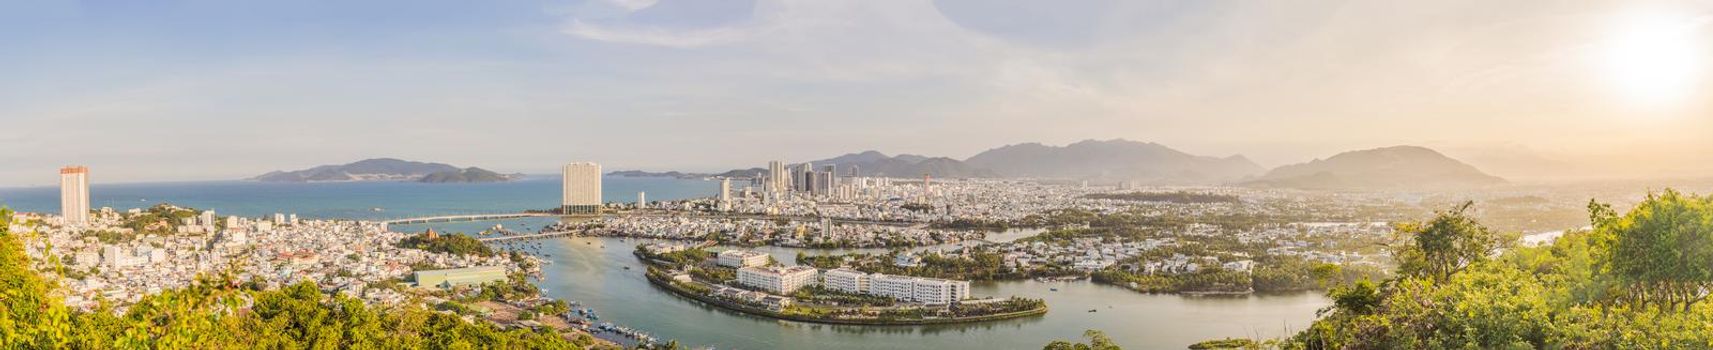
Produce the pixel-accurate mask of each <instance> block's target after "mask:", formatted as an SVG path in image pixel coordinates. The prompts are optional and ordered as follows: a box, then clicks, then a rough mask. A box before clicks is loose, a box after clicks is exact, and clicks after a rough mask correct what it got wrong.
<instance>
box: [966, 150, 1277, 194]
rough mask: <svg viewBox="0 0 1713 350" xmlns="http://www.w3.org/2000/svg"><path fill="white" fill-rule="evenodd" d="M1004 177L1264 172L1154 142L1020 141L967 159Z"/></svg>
mask: <svg viewBox="0 0 1713 350" xmlns="http://www.w3.org/2000/svg"><path fill="white" fill-rule="evenodd" d="M965 162H966V163H968V164H969V166H972V167H976V168H981V169H990V170H993V171H994V172H996V173H998V174H1000V175H1002V176H1006V177H1038V178H1068V179H1085V180H1120V181H1139V182H1143V183H1150V184H1205V183H1224V182H1230V181H1235V180H1242V179H1244V178H1248V177H1252V176H1255V175H1259V174H1261V173H1262V172H1264V171H1266V169H1263V168H1261V166H1260V165H1256V164H1255V162H1252V161H1249V159H1248V158H1244V157H1243V156H1240V155H1234V156H1230V157H1225V158H1217V157H1208V156H1198V155H1193V154H1189V153H1184V152H1182V151H1178V150H1175V149H1172V148H1170V147H1166V146H1163V145H1160V144H1157V143H1153V142H1137V141H1129V140H1108V141H1096V140H1087V141H1082V142H1077V143H1073V144H1070V145H1065V146H1063V147H1057V146H1048V145H1043V144H1039V143H1023V144H1015V145H1009V146H1005V147H1000V148H995V149H992V150H988V151H986V152H981V153H980V154H976V155H975V156H973V157H970V158H969V159H968V160H966V161H965Z"/></svg>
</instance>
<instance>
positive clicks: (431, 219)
mask: <svg viewBox="0 0 1713 350" xmlns="http://www.w3.org/2000/svg"><path fill="white" fill-rule="evenodd" d="M551 216H558V215H556V214H541V213H509V214H474V215H444V216H428V217H420V218H406V219H396V220H387V221H382V223H385V224H387V225H409V224H428V223H436V222H463V221H488V220H505V219H517V218H532V217H551Z"/></svg>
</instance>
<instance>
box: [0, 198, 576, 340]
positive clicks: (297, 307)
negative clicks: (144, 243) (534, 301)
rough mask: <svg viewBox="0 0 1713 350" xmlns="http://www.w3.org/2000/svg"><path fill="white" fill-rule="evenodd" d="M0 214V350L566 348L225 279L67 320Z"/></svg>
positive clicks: (481, 326) (547, 335)
mask: <svg viewBox="0 0 1713 350" xmlns="http://www.w3.org/2000/svg"><path fill="white" fill-rule="evenodd" d="M11 217H12V214H11V212H10V211H7V210H3V209H0V348H5V349H15V348H24V349H59V348H74V349H141V348H157V349H179V348H195V349H307V348H316V349H378V348H379V349H576V348H580V346H579V345H577V344H573V343H571V342H569V341H567V340H565V339H564V338H563V337H562V336H561V335H559V334H556V333H554V332H552V331H530V330H509V331H502V330H500V329H498V328H496V327H495V326H493V325H490V324H487V323H482V322H470V321H465V320H464V319H462V318H459V317H457V316H453V315H448V314H444V313H438V312H433V311H428V310H424V309H422V308H419V307H401V308H394V309H382V308H376V307H369V306H366V305H364V304H363V302H362V301H360V300H357V299H353V298H349V297H345V296H341V295H334V296H327V295H325V294H323V293H321V291H320V289H319V288H318V287H317V286H316V285H315V284H313V283H308V282H305V283H300V284H296V285H292V286H289V287H287V288H284V289H281V290H275V291H265V292H257V291H251V290H248V289H243V288H240V287H239V284H238V283H235V282H234V281H233V280H232V279H231V278H230V276H227V277H224V278H203V279H201V280H200V281H198V282H197V283H194V284H193V285H191V286H190V287H187V288H183V289H178V290H171V291H167V292H163V293H160V294H156V295H151V296H148V297H145V298H143V300H142V301H141V302H139V303H137V304H136V305H134V306H132V307H131V308H130V309H129V310H127V311H126V312H125V313H124V314H122V315H120V314H115V313H113V312H109V311H108V310H98V311H95V312H76V311H73V310H71V309H70V308H68V307H66V306H65V305H64V304H62V303H61V301H60V300H59V298H57V297H54V296H53V294H52V293H51V291H52V290H53V288H52V286H51V284H50V283H49V282H48V281H46V280H44V279H42V278H41V276H38V275H37V274H36V273H35V272H34V271H31V270H30V269H29V268H28V266H30V262H29V257H28V256H26V255H25V253H24V249H23V245H22V239H21V238H20V237H18V236H17V235H14V234H12V233H11V232H8V229H7V228H8V227H9V226H10V225H9V223H8V222H7V221H8V220H9V219H11Z"/></svg>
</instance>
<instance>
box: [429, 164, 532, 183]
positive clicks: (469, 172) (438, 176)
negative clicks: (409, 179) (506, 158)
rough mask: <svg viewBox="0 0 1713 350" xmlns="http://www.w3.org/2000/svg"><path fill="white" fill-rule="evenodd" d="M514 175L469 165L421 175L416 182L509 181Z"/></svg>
mask: <svg viewBox="0 0 1713 350" xmlns="http://www.w3.org/2000/svg"><path fill="white" fill-rule="evenodd" d="M513 178H515V176H513V175H506V174H501V173H496V172H493V171H489V170H487V169H482V168H476V167H470V168H465V169H463V170H455V171H442V172H437V173H433V174H428V175H426V176H423V177H422V178H421V179H417V180H416V182H423V183H479V182H504V181H511V180H512V179H513Z"/></svg>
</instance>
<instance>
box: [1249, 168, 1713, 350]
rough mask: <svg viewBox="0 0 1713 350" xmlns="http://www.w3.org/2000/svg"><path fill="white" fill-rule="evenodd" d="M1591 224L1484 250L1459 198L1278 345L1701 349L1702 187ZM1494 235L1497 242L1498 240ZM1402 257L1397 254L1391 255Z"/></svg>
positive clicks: (1706, 214) (1712, 202)
mask: <svg viewBox="0 0 1713 350" xmlns="http://www.w3.org/2000/svg"><path fill="white" fill-rule="evenodd" d="M1588 207H1589V217H1590V219H1591V221H1592V223H1593V224H1594V229H1593V230H1592V231H1581V232H1570V233H1567V234H1565V235H1564V236H1562V237H1560V238H1559V239H1558V240H1557V241H1555V242H1554V243H1553V244H1551V245H1549V246H1542V247H1525V248H1517V249H1512V250H1508V251H1506V252H1504V253H1502V254H1499V255H1496V256H1492V255H1489V252H1490V251H1489V250H1486V249H1489V248H1490V247H1491V245H1490V244H1489V243H1491V242H1493V238H1492V237H1491V234H1490V233H1487V231H1486V230H1485V229H1483V228H1482V227H1481V225H1479V224H1478V223H1475V222H1473V221H1470V220H1467V218H1463V217H1461V216H1462V209H1463V208H1462V207H1459V208H1456V209H1454V210H1451V211H1449V212H1442V213H1440V214H1439V215H1438V216H1437V217H1436V218H1434V219H1433V220H1431V221H1429V222H1428V223H1426V224H1424V225H1419V226H1416V228H1417V229H1416V230H1414V231H1412V232H1413V233H1414V238H1415V239H1416V240H1418V242H1416V243H1415V244H1414V245H1411V246H1408V247H1406V248H1405V249H1406V250H1410V252H1409V254H1408V255H1407V259H1409V260H1408V261H1406V263H1405V264H1404V266H1403V267H1400V274H1399V275H1398V276H1397V277H1396V278H1393V279H1389V280H1386V281H1384V282H1380V283H1369V282H1359V283H1354V284H1349V285H1344V286H1340V287H1337V288H1334V290H1333V291H1331V292H1330V293H1329V294H1330V296H1331V297H1332V299H1333V300H1334V305H1333V306H1332V307H1331V308H1328V309H1327V310H1324V314H1323V316H1322V318H1321V319H1320V320H1319V321H1317V322H1315V324H1314V325H1312V326H1311V327H1309V328H1308V329H1307V330H1304V331H1303V332H1301V333H1298V334H1296V335H1295V336H1293V337H1291V338H1289V339H1286V340H1285V341H1284V342H1283V343H1282V344H1281V346H1282V347H1284V348H1287V349H1450V348H1459V349H1707V348H1713V306H1710V305H1709V304H1707V303H1700V302H1699V301H1701V300H1702V298H1704V297H1705V296H1706V293H1707V290H1708V289H1707V287H1708V284H1707V283H1709V282H1710V281H1709V275H1708V274H1707V271H1708V270H1709V269H1713V255H1710V254H1709V252H1710V251H1713V241H1709V240H1708V239H1709V237H1708V236H1709V235H1710V234H1713V225H1710V223H1713V198H1710V197H1698V196H1692V195H1683V194H1679V193H1677V192H1675V191H1670V190H1667V191H1666V192H1665V193H1663V194H1660V195H1650V196H1649V197H1648V198H1647V199H1646V200H1644V201H1643V202H1641V203H1639V204H1638V205H1637V206H1636V207H1635V208H1634V209H1632V210H1630V211H1629V212H1628V213H1626V214H1624V215H1621V216H1620V215H1618V214H1617V213H1616V212H1614V211H1613V210H1612V209H1611V208H1610V207H1609V206H1607V205H1604V204H1599V203H1590V204H1589V206H1588ZM1499 241H1501V242H1502V241H1503V240H1502V239H1501V240H1499ZM1400 256H1401V257H1402V256H1405V255H1400Z"/></svg>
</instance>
